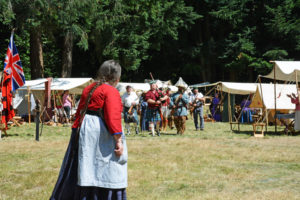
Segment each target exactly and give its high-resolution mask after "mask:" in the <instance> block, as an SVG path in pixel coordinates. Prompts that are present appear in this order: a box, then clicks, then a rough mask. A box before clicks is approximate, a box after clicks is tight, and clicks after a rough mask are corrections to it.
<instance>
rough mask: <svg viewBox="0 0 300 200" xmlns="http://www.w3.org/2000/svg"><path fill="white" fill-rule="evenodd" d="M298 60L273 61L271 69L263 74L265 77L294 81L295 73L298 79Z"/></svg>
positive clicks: (299, 69)
mask: <svg viewBox="0 0 300 200" xmlns="http://www.w3.org/2000/svg"><path fill="white" fill-rule="evenodd" d="M299 72H300V61H274V67H273V69H272V71H271V72H270V73H269V74H268V75H266V76H263V77H265V78H270V79H274V73H275V79H276V80H281V81H292V82H296V74H297V77H298V81H299V80H300V73H299Z"/></svg>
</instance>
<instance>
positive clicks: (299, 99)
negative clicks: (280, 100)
mask: <svg viewBox="0 0 300 200" xmlns="http://www.w3.org/2000/svg"><path fill="white" fill-rule="evenodd" d="M295 71H296V91H297V96H298V101H299V103H300V98H299V94H300V93H299V90H298V75H297V70H295Z"/></svg>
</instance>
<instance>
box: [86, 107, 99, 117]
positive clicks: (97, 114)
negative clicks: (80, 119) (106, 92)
mask: <svg viewBox="0 0 300 200" xmlns="http://www.w3.org/2000/svg"><path fill="white" fill-rule="evenodd" d="M101 110H102V109H99V110H96V111H95V110H87V111H86V114H88V115H95V116H98V117H102V113H101Z"/></svg>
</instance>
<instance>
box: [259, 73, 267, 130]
mask: <svg viewBox="0 0 300 200" xmlns="http://www.w3.org/2000/svg"><path fill="white" fill-rule="evenodd" d="M258 81H259V87H260V94H261V101H262V104H263V105H262V113H264V111H265V115H266V131H267V130H268V128H267V126H268V120H267V119H268V116H267V113H268V112H267V108H266V107H265V102H264V96H263V92H262V86H261V77H260V75H259V76H258Z"/></svg>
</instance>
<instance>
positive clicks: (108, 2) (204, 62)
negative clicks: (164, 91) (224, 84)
mask: <svg viewBox="0 0 300 200" xmlns="http://www.w3.org/2000/svg"><path fill="white" fill-rule="evenodd" d="M13 28H16V29H15V35H14V39H15V43H16V46H17V48H18V51H19V53H20V57H21V61H22V64H23V68H24V71H25V76H26V79H27V80H29V79H36V78H41V77H94V75H95V72H96V71H97V69H98V67H99V66H100V64H101V63H102V62H103V61H105V60H107V59H116V60H118V61H119V62H120V64H121V66H122V67H123V69H124V70H123V73H122V81H132V82H143V81H144V79H145V78H150V77H149V72H152V73H153V74H154V77H155V78H159V79H161V80H168V79H171V80H172V81H173V82H175V81H176V80H177V79H178V77H179V76H181V77H183V79H184V80H186V81H187V82H188V83H189V84H193V83H200V82H205V81H209V82H214V81H219V80H222V81H241V82H253V81H255V80H256V77H257V75H258V74H266V73H268V72H269V71H270V70H271V68H272V64H271V63H270V62H269V61H270V60H300V0H280V1H279V0H269V1H255V0H218V1H211V0H186V1H184V0H174V1H167V0H84V1H82V0H0V50H1V51H0V55H2V60H3V62H4V58H5V54H6V50H7V46H8V42H9V37H10V34H11V31H12V29H13ZM0 60H1V59H0Z"/></svg>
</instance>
